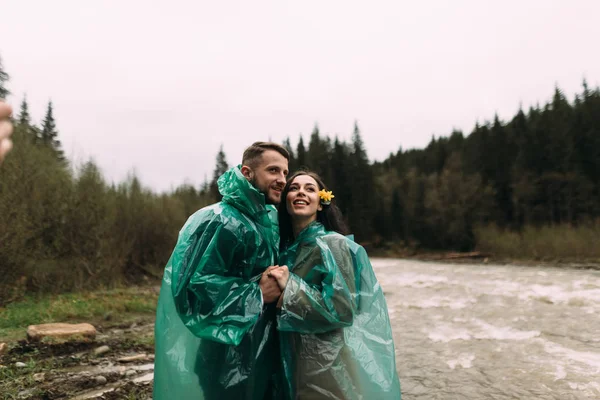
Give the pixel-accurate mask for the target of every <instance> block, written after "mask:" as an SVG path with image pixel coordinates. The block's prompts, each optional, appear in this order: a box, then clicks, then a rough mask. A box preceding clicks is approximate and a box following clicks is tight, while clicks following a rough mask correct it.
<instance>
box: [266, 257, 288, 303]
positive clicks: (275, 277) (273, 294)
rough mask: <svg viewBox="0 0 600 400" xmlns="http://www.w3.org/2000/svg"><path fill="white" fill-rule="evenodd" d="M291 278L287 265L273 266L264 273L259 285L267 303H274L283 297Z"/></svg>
mask: <svg viewBox="0 0 600 400" xmlns="http://www.w3.org/2000/svg"><path fill="white" fill-rule="evenodd" d="M289 278H290V271H289V269H288V267H287V265H282V266H279V265H272V266H270V267H269V268H267V269H266V271H265V272H263V274H262V276H261V278H260V282H259V283H258V285H259V286H260V290H261V291H262V294H263V299H264V301H265V303H267V304H268V303H273V302H275V301H276V300H277V299H279V298H280V297H281V293H282V292H283V290H284V289H285V287H286V285H287V281H288V279H289Z"/></svg>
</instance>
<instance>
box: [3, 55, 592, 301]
mask: <svg viewBox="0 0 600 400" xmlns="http://www.w3.org/2000/svg"><path fill="white" fill-rule="evenodd" d="M7 80H8V75H7V74H6V73H5V72H4V71H3V70H2V66H1V64H0V95H6V94H7V93H8V91H7V90H6V86H5V83H6V82H7ZM14 123H15V133H14V135H13V136H14V142H15V148H14V150H13V152H12V153H11V154H10V156H9V157H8V158H7V160H6V161H5V163H4V164H3V165H2V167H1V168H0V304H2V303H3V302H6V301H9V300H11V299H14V298H16V297H17V296H20V295H22V294H23V293H25V292H31V291H33V292H35V291H45V292H48V291H49V292H52V291H64V290H74V289H82V288H91V287H95V286H100V285H102V286H111V285H116V284H120V283H139V282H140V281H141V280H143V279H147V277H148V276H157V277H160V275H161V272H162V268H163V267H164V265H165V263H166V261H167V259H168V257H169V255H170V252H171V250H172V248H173V245H174V244H175V241H176V239H177V234H178V231H179V229H180V228H181V226H182V225H183V223H184V222H185V220H186V218H187V217H188V216H189V215H191V214H192V213H193V212H195V211H196V210H198V209H199V208H201V207H203V206H205V205H207V204H210V203H212V202H214V201H218V200H219V195H218V192H217V190H216V180H217V178H218V177H219V176H220V175H221V174H222V173H223V172H224V171H225V170H226V169H227V168H228V164H227V160H226V157H225V153H224V150H223V148H221V149H220V151H219V153H218V154H217V157H216V165H215V169H214V172H213V176H212V177H211V180H210V181H206V182H205V183H204V184H203V185H202V186H201V187H199V188H196V187H193V186H191V185H182V186H180V187H178V188H177V189H176V190H174V191H172V192H171V193H166V194H156V193H154V192H152V191H151V190H149V189H146V188H144V187H143V186H142V184H141V183H140V181H139V179H138V178H137V177H136V176H134V175H132V176H130V177H129V178H128V179H127V180H126V181H125V182H122V183H120V184H110V183H108V182H106V181H105V179H104V178H103V176H102V174H101V172H100V170H99V168H98V167H97V166H96V165H95V164H94V162H93V161H89V162H87V163H85V164H84V165H82V166H79V167H77V168H75V167H73V166H72V165H70V163H69V161H68V160H66V159H65V156H64V154H63V151H62V148H61V144H60V141H59V139H58V137H59V132H58V128H57V126H56V122H55V116H54V109H53V107H52V103H50V104H49V105H48V109H47V112H46V116H45V118H44V119H43V122H42V126H41V127H38V126H36V125H35V124H34V123H32V118H31V115H30V113H29V106H28V104H27V100H26V99H25V100H23V102H22V104H21V107H20V110H19V112H18V114H17V115H16V116H15V119H14ZM256 139H257V140H258V139H260V138H256ZM248 144H250V143H248ZM284 145H286V146H287V147H288V149H289V150H290V152H291V154H292V160H291V162H290V170H291V171H294V170H297V169H299V168H300V167H308V168H311V169H313V170H315V171H316V172H318V173H319V174H320V175H321V176H322V177H323V178H324V180H325V182H326V183H327V184H328V185H329V186H330V189H332V190H333V191H334V194H335V196H336V197H335V198H336V200H337V202H338V205H339V206H340V208H341V209H342V211H343V212H344V215H345V216H346V218H347V219H348V222H349V224H350V226H351V228H352V231H353V233H354V234H355V236H356V239H357V241H359V242H362V243H366V244H369V245H371V246H373V247H376V246H385V245H386V244H389V243H395V244H398V243H399V244H403V245H405V246H413V247H421V248H428V249H455V250H468V249H472V248H473V247H474V246H475V245H476V243H477V229H476V228H477V227H479V226H487V225H495V226H497V227H500V228H504V229H510V230H512V231H515V232H519V231H521V230H523V229H528V228H531V227H535V226H550V225H565V224H567V225H586V224H594V223H596V221H597V220H598V217H599V216H600V201H599V200H600V90H599V89H598V88H595V89H590V88H588V86H587V85H586V84H585V83H584V87H583V92H582V93H581V94H578V95H577V96H576V97H575V99H574V101H573V102H569V101H568V100H567V99H566V98H565V96H564V95H563V94H562V93H561V91H560V90H559V89H556V90H555V93H554V96H553V98H552V99H551V101H550V102H548V104H546V105H544V106H543V107H533V108H530V109H529V110H527V111H524V110H519V112H518V113H517V114H516V115H515V116H514V118H512V119H511V120H510V121H507V122H503V121H500V120H499V119H498V118H497V117H496V118H494V120H493V121H492V122H489V123H484V124H478V125H476V126H475V128H474V129H473V131H472V132H471V134H469V135H468V136H466V137H465V135H463V133H461V132H452V133H451V134H450V135H449V136H448V137H440V138H437V139H435V138H434V139H432V140H431V142H430V143H429V145H428V146H427V147H426V148H425V149H419V150H408V151H403V150H399V151H397V152H396V153H395V154H391V155H390V156H389V157H388V158H387V159H386V160H384V161H382V162H375V163H371V162H369V159H368V156H367V152H366V149H365V146H364V143H363V140H362V135H361V132H360V130H359V127H358V125H357V124H355V126H354V131H353V134H352V138H351V140H350V142H345V141H341V140H339V139H338V138H333V139H332V138H330V137H329V136H327V135H324V134H322V133H321V132H320V131H319V129H318V127H315V129H314V130H313V132H312V134H311V135H310V137H309V138H308V142H307V143H306V142H304V138H302V137H299V138H298V141H297V142H296V143H295V144H294V145H292V144H291V141H290V140H289V139H288V140H286V141H285V143H284ZM487 239H488V241H489V238H487Z"/></svg>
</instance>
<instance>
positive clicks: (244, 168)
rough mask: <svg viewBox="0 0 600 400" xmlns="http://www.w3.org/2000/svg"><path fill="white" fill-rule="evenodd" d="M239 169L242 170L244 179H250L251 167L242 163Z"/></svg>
mask: <svg viewBox="0 0 600 400" xmlns="http://www.w3.org/2000/svg"><path fill="white" fill-rule="evenodd" d="M240 171H241V172H242V175H244V177H245V178H246V179H248V180H249V181H250V180H252V176H253V175H254V174H253V173H252V169H251V168H250V167H249V166H247V165H243V166H242V168H240Z"/></svg>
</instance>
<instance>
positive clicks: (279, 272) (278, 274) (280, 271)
mask: <svg viewBox="0 0 600 400" xmlns="http://www.w3.org/2000/svg"><path fill="white" fill-rule="evenodd" d="M268 275H269V276H270V277H271V278H274V279H275V280H276V281H277V285H279V289H281V291H282V292H283V290H284V289H285V287H286V286H287V282H288V279H290V270H289V269H288V267H287V265H282V266H281V267H279V268H273V269H272V270H270V271H269V272H268Z"/></svg>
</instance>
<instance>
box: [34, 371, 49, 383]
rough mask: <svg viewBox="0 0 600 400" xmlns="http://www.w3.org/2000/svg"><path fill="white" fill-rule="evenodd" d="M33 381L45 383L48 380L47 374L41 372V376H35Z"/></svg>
mask: <svg viewBox="0 0 600 400" xmlns="http://www.w3.org/2000/svg"><path fill="white" fill-rule="evenodd" d="M33 380H34V381H36V382H44V381H45V380H46V374H45V373H43V372H40V373H39V374H33Z"/></svg>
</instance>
